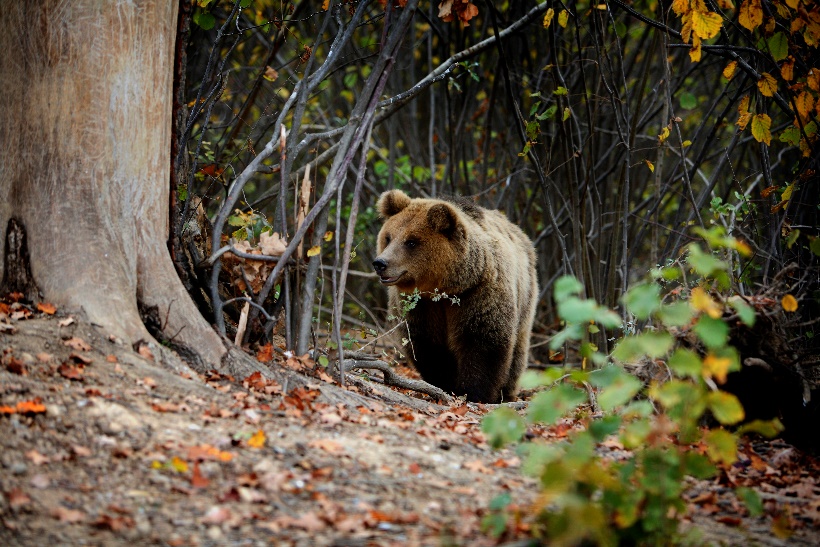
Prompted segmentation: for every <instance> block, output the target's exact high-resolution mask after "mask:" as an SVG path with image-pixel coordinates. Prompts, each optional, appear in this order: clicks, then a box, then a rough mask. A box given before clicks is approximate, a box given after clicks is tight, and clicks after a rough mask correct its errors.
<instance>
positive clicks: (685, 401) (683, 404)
mask: <svg viewBox="0 0 820 547" xmlns="http://www.w3.org/2000/svg"><path fill="white" fill-rule="evenodd" d="M649 391H650V395H651V396H652V398H653V399H655V400H656V401H658V402H659V403H660V404H661V405H663V407H664V408H665V409H666V410H667V412H669V415H670V417H672V418H675V419H679V418H684V417H685V418H687V419H690V420H698V419H699V418H700V417H701V416H702V415H703V412H704V411H705V410H706V399H705V398H704V397H703V391H702V388H700V387H699V386H696V385H694V384H692V383H691V382H685V381H682V380H670V381H668V382H666V383H665V384H663V385H662V386H660V387H659V388H656V389H650V390H649Z"/></svg>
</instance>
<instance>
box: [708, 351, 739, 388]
mask: <svg viewBox="0 0 820 547" xmlns="http://www.w3.org/2000/svg"><path fill="white" fill-rule="evenodd" d="M731 366H732V359H731V358H729V357H717V356H715V355H712V354H711V353H710V354H708V355H707V356H706V357H704V358H703V375H704V376H706V377H707V378H714V379H715V381H716V382H717V383H719V384H724V383H726V375H727V374H729V367H731Z"/></svg>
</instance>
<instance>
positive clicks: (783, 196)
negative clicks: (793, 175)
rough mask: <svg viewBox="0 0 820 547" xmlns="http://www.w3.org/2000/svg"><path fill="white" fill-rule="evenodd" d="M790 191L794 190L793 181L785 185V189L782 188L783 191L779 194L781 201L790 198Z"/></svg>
mask: <svg viewBox="0 0 820 547" xmlns="http://www.w3.org/2000/svg"><path fill="white" fill-rule="evenodd" d="M792 192H794V183H791V184H789V185H788V186H786V189H785V190H783V193H782V194H780V199H782V200H783V201H789V200H790V199H792Z"/></svg>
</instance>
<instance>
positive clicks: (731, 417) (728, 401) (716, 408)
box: [706, 391, 746, 425]
mask: <svg viewBox="0 0 820 547" xmlns="http://www.w3.org/2000/svg"><path fill="white" fill-rule="evenodd" d="M706 403H707V404H708V405H709V410H711V411H712V414H713V415H714V416H715V419H716V420H717V421H719V422H720V423H722V424H723V425H732V424H736V423H738V422H740V421H741V420H743V418H745V417H746V413H745V412H744V411H743V405H742V404H740V401H739V400H738V398H737V397H735V396H734V395H732V394H731V393H726V392H725V391H712V392H711V393H709V395H707V396H706Z"/></svg>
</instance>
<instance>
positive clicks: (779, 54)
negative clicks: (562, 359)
mask: <svg viewBox="0 0 820 547" xmlns="http://www.w3.org/2000/svg"><path fill="white" fill-rule="evenodd" d="M766 43H767V44H768V45H769V53H771V54H772V57H773V58H774V60H775V61H782V60H783V59H785V58H786V57H787V56H788V55H789V39H788V38H787V37H786V35H785V34H783V33H782V32H776V33H775V34H773V35H772V36H770V37H769V38H768V40H766Z"/></svg>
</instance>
